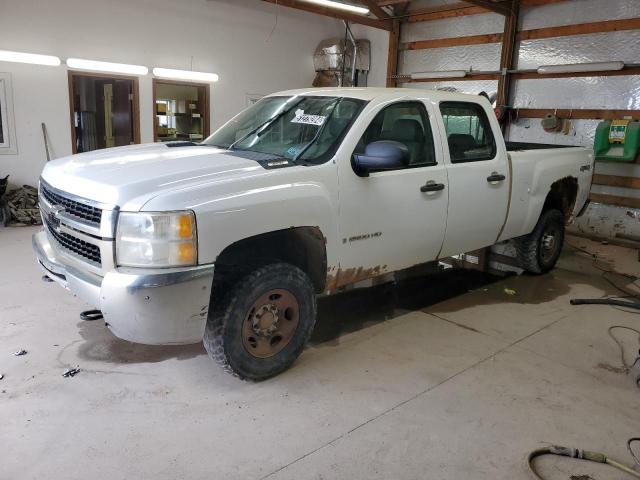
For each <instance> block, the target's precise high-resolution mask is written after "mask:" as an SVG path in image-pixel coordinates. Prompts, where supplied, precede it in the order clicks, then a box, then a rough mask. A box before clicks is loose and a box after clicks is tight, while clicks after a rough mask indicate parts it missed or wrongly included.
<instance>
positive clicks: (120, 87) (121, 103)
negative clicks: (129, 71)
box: [112, 80, 135, 147]
mask: <svg viewBox="0 0 640 480" xmlns="http://www.w3.org/2000/svg"><path fill="white" fill-rule="evenodd" d="M132 90H133V85H132V83H131V81H129V80H116V81H115V83H114V85H113V109H112V124H113V136H114V138H115V146H116V147H120V146H123V145H130V144H132V143H135V142H134V136H133V104H132V100H133V91H132Z"/></svg>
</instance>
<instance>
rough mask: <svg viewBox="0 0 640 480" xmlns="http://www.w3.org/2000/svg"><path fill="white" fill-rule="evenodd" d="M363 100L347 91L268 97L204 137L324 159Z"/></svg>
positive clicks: (218, 142) (308, 159)
mask: <svg viewBox="0 0 640 480" xmlns="http://www.w3.org/2000/svg"><path fill="white" fill-rule="evenodd" d="M364 104H365V102H364V101H362V100H356V99H353V98H344V97H300V96H293V97H267V98H264V99H262V100H260V101H259V102H257V103H256V104H255V105H253V106H251V107H249V108H248V109H247V110H245V111H243V112H242V113H240V114H238V115H236V116H235V117H234V118H233V119H231V120H230V121H229V122H227V123H226V124H225V125H224V126H222V127H221V128H220V129H218V130H217V131H216V132H214V133H213V135H211V136H210V137H209V138H207V139H206V140H205V141H204V142H203V143H204V144H205V145H212V146H216V147H220V148H226V149H230V150H247V151H251V152H260V153H265V154H269V155H274V156H276V157H280V158H287V159H291V160H302V161H304V162H307V163H320V162H323V161H326V160H328V158H329V156H331V155H332V154H333V152H334V151H335V149H336V148H337V145H338V144H339V140H340V139H341V138H342V137H343V136H344V134H345V133H346V132H347V130H348V127H349V126H350V125H351V123H352V122H353V121H354V120H355V118H356V117H357V116H358V114H359V113H360V111H361V110H362V107H363V106H364Z"/></svg>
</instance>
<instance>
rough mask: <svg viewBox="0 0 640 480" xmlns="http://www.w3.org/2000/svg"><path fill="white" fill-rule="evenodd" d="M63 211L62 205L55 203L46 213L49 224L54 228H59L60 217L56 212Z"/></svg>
mask: <svg viewBox="0 0 640 480" xmlns="http://www.w3.org/2000/svg"><path fill="white" fill-rule="evenodd" d="M61 212H64V207H61V206H59V205H56V206H54V207H52V208H51V210H49V214H48V215H47V219H48V220H49V224H50V225H51V226H52V227H53V228H54V229H55V230H56V231H58V229H59V228H60V219H59V218H58V214H60V213H61Z"/></svg>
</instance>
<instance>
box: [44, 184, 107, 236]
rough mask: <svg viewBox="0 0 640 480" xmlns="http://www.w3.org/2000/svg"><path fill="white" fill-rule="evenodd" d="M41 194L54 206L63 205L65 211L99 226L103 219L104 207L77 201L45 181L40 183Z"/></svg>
mask: <svg viewBox="0 0 640 480" xmlns="http://www.w3.org/2000/svg"><path fill="white" fill-rule="evenodd" d="M40 194H41V195H42V196H43V197H44V198H45V199H46V200H47V201H48V202H49V203H50V204H51V205H53V206H61V207H63V208H64V210H65V212H67V213H68V214H70V215H73V216H74V217H77V218H79V219H82V220H84V221H86V222H88V223H91V224H93V225H96V226H99V225H100V220H101V219H102V209H100V208H98V207H93V206H91V205H86V204H84V203H80V202H76V201H75V200H71V199H69V198H65V197H63V196H62V195H60V194H58V193H56V192H54V191H53V189H51V188H50V187H49V186H48V185H46V184H45V183H44V182H41V183H40Z"/></svg>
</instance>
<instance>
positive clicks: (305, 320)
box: [203, 263, 316, 380]
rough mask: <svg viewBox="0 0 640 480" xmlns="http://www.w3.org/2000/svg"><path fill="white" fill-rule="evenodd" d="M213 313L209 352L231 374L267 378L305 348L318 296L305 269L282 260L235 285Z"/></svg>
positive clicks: (207, 340) (207, 337)
mask: <svg viewBox="0 0 640 480" xmlns="http://www.w3.org/2000/svg"><path fill="white" fill-rule="evenodd" d="M214 295H215V292H214ZM210 312H211V313H210V314H209V319H208V321H207V326H206V329H205V335H204V340H203V341H204V346H205V348H206V350H207V352H208V353H209V356H210V357H211V358H213V359H214V360H215V361H216V363H218V365H220V366H221V367H222V368H223V369H224V370H225V371H227V372H228V373H231V374H233V375H235V376H237V377H240V378H247V379H250V380H263V379H265V378H269V377H272V376H274V375H277V374H278V373H281V372H282V371H284V370H286V369H287V368H289V367H290V366H291V364H292V363H293V362H294V361H295V359H296V358H297V357H298V356H299V355H300V353H301V352H302V349H303V348H304V345H305V343H306V342H307V340H308V338H309V336H310V335H311V332H312V331H313V326H314V324H315V319H316V297H315V292H314V289H313V285H312V284H311V281H310V280H309V277H308V276H307V275H306V274H305V273H304V272H303V271H302V270H300V269H299V268H297V267H294V266H293V265H289V264H285V263H277V264H271V265H267V266H264V267H261V268H258V269H256V270H254V271H253V272H251V273H250V274H248V275H247V276H245V277H244V278H243V279H241V280H240V281H238V282H236V283H235V284H233V285H232V286H231V287H230V289H229V291H228V292H227V295H226V296H225V297H224V299H223V300H221V301H220V302H218V303H217V304H215V305H213V308H211V309H210Z"/></svg>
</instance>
